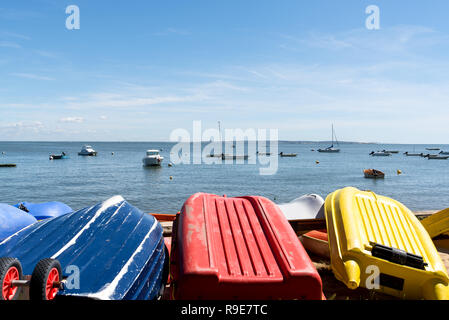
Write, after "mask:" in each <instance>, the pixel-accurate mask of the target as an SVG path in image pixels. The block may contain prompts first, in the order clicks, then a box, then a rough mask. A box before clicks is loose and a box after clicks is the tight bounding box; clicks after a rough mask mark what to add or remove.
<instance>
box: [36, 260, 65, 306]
mask: <svg viewBox="0 0 449 320" xmlns="http://www.w3.org/2000/svg"><path fill="white" fill-rule="evenodd" d="M61 280H62V269H61V264H60V263H59V261H58V260H55V259H50V258H46V259H42V260H41V261H39V262H38V263H37V265H36V267H35V268H34V270H33V274H32V275H31V281H30V299H31V300H53V299H54V298H55V297H56V294H57V293H58V291H59V285H60V281H61Z"/></svg>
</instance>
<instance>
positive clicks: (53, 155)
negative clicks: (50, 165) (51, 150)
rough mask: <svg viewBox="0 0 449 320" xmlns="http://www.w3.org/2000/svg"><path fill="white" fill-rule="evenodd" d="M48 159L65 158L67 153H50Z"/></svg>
mask: <svg viewBox="0 0 449 320" xmlns="http://www.w3.org/2000/svg"><path fill="white" fill-rule="evenodd" d="M49 159H50V160H60V159H67V154H66V153H65V152H62V153H61V154H51V155H50V157H49Z"/></svg>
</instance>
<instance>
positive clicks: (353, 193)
mask: <svg viewBox="0 0 449 320" xmlns="http://www.w3.org/2000/svg"><path fill="white" fill-rule="evenodd" d="M325 215H326V224H327V231H328V237H329V249H330V255H331V266H332V270H333V272H334V274H335V276H336V278H337V279H338V280H340V281H342V282H344V283H345V284H346V285H347V286H348V287H349V288H351V289H356V288H357V287H359V286H360V287H365V288H368V289H372V290H375V291H379V292H383V293H386V294H389V295H392V296H396V297H400V298H403V299H431V300H436V299H438V300H439V299H449V277H448V275H447V271H446V268H445V266H444V264H443V262H442V261H441V258H440V257H439V255H438V252H437V250H436V249H435V246H434V244H433V242H432V239H431V238H430V236H429V235H428V233H427V232H426V230H425V228H424V227H423V226H422V224H421V223H420V222H419V220H418V219H417V218H416V217H415V215H414V214H413V213H412V212H411V211H410V210H409V209H407V208H406V207H405V206H404V205H403V204H401V203H399V202H398V201H395V200H393V199H390V198H387V197H384V196H379V195H376V194H375V193H374V192H369V191H360V190H358V189H356V188H352V187H348V188H344V189H340V190H337V191H335V192H333V193H331V194H330V195H328V196H327V198H326V201H325Z"/></svg>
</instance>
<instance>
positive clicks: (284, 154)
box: [279, 152, 298, 157]
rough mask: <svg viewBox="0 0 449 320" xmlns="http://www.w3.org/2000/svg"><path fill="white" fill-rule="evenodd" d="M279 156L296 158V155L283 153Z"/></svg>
mask: <svg viewBox="0 0 449 320" xmlns="http://www.w3.org/2000/svg"><path fill="white" fill-rule="evenodd" d="M279 155H280V156H281V157H296V156H297V155H298V154H297V153H283V152H281V153H279Z"/></svg>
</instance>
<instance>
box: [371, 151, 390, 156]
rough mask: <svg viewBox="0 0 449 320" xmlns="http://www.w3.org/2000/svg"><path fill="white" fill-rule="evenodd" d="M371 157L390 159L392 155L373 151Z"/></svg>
mask: <svg viewBox="0 0 449 320" xmlns="http://www.w3.org/2000/svg"><path fill="white" fill-rule="evenodd" d="M370 156H373V157H389V156H391V153H388V152H383V151H377V152H374V151H371V153H370Z"/></svg>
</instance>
